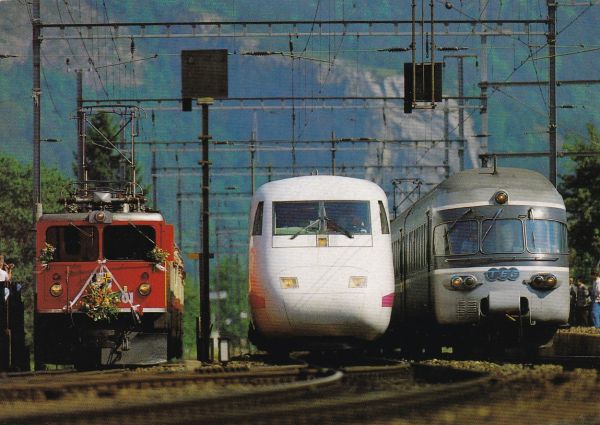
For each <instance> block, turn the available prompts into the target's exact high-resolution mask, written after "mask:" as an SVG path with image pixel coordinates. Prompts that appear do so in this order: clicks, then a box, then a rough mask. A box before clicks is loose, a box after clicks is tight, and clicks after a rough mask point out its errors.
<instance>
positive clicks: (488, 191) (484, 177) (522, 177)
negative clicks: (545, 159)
mask: <svg viewBox="0 0 600 425" xmlns="http://www.w3.org/2000/svg"><path fill="white" fill-rule="evenodd" d="M498 190H504V191H506V192H507V193H508V199H509V204H513V205H514V204H533V203H538V204H544V205H546V206H550V207H556V208H562V209H564V201H563V199H562V196H561V195H560V193H558V191H557V190H556V188H555V187H554V186H553V185H552V183H550V181H549V180H548V179H547V178H546V177H544V176H543V175H542V174H540V173H538V172H536V171H531V170H527V169H524V168H509V167H497V168H496V171H495V172H494V170H493V169H492V168H475V169H471V170H465V171H461V172H459V173H456V174H454V175H452V176H451V177H449V178H448V179H446V180H444V181H443V182H441V183H440V184H438V185H437V186H436V187H435V188H434V189H433V190H432V191H431V192H429V194H428V195H427V197H428V198H430V200H431V201H430V202H431V204H432V205H431V206H432V207H433V208H438V209H443V208H444V207H448V206H450V205H451V206H452V207H458V206H460V204H476V203H480V204H488V203H491V202H492V196H493V194H494V193H495V192H497V191H498Z"/></svg>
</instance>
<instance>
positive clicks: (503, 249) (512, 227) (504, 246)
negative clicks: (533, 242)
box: [481, 219, 525, 254]
mask: <svg viewBox="0 0 600 425" xmlns="http://www.w3.org/2000/svg"><path fill="white" fill-rule="evenodd" d="M524 250H525V243H524V241H523V224H522V222H521V220H517V219H491V220H483V222H482V223H481V251H482V252H483V253H484V254H490V253H519V252H523V251H524Z"/></svg>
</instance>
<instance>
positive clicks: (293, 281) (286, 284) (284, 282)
mask: <svg viewBox="0 0 600 425" xmlns="http://www.w3.org/2000/svg"><path fill="white" fill-rule="evenodd" d="M279 284H280V285H281V288H282V289H293V288H299V287H300V285H298V278H297V277H280V278H279Z"/></svg>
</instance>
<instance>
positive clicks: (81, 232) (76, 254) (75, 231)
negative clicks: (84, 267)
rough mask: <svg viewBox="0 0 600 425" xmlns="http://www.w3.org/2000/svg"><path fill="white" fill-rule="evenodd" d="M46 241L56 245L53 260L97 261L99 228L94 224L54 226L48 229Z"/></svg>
mask: <svg viewBox="0 0 600 425" xmlns="http://www.w3.org/2000/svg"><path fill="white" fill-rule="evenodd" d="M46 242H47V243H49V244H50V245H52V246H54V247H55V248H56V250H55V251H54V258H53V261H73V262H75V261H96V260H97V259H98V230H97V229H96V228H95V227H93V226H75V225H70V226H53V227H49V228H48V230H46Z"/></svg>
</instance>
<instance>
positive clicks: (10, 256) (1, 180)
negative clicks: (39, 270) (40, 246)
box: [0, 154, 68, 281]
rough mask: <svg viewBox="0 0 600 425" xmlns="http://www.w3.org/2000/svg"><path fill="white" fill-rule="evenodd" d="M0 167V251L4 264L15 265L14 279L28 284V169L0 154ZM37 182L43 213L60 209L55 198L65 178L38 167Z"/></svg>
mask: <svg viewBox="0 0 600 425" xmlns="http://www.w3.org/2000/svg"><path fill="white" fill-rule="evenodd" d="M0 167H1V169H2V173H0V185H1V187H2V189H3V191H4V196H1V197H0V217H1V219H0V252H2V253H4V254H5V255H6V260H7V262H12V263H15V264H16V266H17V267H16V268H15V271H14V273H13V278H14V279H15V280H26V281H30V276H31V267H30V264H32V263H33V258H34V252H33V239H32V236H33V234H32V232H31V229H32V221H33V212H32V206H31V205H32V196H33V195H32V193H33V187H32V181H33V173H32V168H31V166H24V165H22V164H21V163H20V162H18V161H17V160H15V159H13V158H11V157H8V156H6V155H3V154H0ZM41 183H42V201H43V206H44V211H45V212H57V211H60V210H62V205H61V203H60V202H59V198H60V197H61V194H62V193H61V192H62V190H63V189H64V188H65V187H66V186H67V184H68V180H67V178H65V177H64V176H63V175H61V174H60V172H59V171H58V170H56V169H53V170H49V169H46V168H42V170H41ZM62 195H64V194H62Z"/></svg>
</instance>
